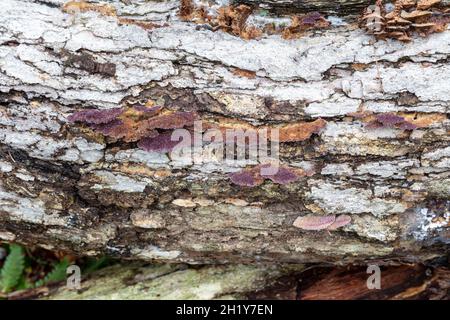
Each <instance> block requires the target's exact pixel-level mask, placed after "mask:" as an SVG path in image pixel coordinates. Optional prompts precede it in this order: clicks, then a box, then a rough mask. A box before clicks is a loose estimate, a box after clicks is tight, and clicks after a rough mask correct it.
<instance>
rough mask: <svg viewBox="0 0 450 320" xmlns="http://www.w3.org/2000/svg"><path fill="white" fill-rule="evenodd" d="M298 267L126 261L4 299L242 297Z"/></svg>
mask: <svg viewBox="0 0 450 320" xmlns="http://www.w3.org/2000/svg"><path fill="white" fill-rule="evenodd" d="M301 269H302V268H301V266H297V267H296V270H294V269H292V268H275V267H270V266H266V267H264V266H244V265H231V266H206V267H199V268H192V267H191V268H189V267H187V266H186V265H177V264H172V265H170V264H153V265H148V264H147V265H145V264H142V263H130V264H127V265H120V264H118V265H114V266H112V267H108V268H105V269H103V270H101V271H98V272H96V273H94V274H91V275H89V276H88V277H83V279H82V280H83V281H81V288H80V289H79V290H74V289H69V288H67V287H66V286H65V283H56V284H52V285H50V286H47V287H40V288H36V289H31V290H26V291H18V292H15V293H13V294H11V295H9V299H36V298H42V299H51V300H76V299H80V300H86V299H88V300H199V299H201V300H211V299H221V300H225V299H226V300H228V299H243V298H245V297H246V295H247V294H248V293H250V292H255V291H259V290H262V289H263V288H264V287H266V286H271V285H273V284H274V282H275V281H276V280H277V279H279V278H280V277H282V276H283V275H285V274H291V273H292V272H298V271H300V270H301Z"/></svg>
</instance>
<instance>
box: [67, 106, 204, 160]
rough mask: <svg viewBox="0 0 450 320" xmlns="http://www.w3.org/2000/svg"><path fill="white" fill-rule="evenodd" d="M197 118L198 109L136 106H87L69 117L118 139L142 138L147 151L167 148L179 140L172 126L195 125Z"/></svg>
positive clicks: (139, 143) (141, 142)
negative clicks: (108, 107) (186, 109)
mask: <svg viewBox="0 0 450 320" xmlns="http://www.w3.org/2000/svg"><path fill="white" fill-rule="evenodd" d="M196 118H197V115H196V114H195V113H194V112H182V111H175V112H173V111H168V110H164V109H163V108H162V107H159V106H148V107H147V106H132V107H128V108H112V109H107V110H96V109H88V110H83V111H79V112H76V113H74V114H72V115H71V116H69V118H68V120H69V121H70V122H78V123H83V124H85V125H87V126H88V127H89V128H90V129H92V130H94V131H95V132H98V133H100V134H102V135H104V136H106V137H109V138H112V139H114V140H115V141H118V140H122V141H124V142H138V146H139V147H141V148H142V149H144V150H146V151H157V152H167V151H168V150H170V149H171V147H173V146H174V143H175V144H176V143H177V142H174V141H171V140H170V136H171V133H172V131H171V130H174V129H181V128H185V127H192V126H193V124H194V121H195V119H196Z"/></svg>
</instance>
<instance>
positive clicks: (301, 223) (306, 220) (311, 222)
mask: <svg viewBox="0 0 450 320" xmlns="http://www.w3.org/2000/svg"><path fill="white" fill-rule="evenodd" d="M350 222H351V218H350V216H348V215H340V216H338V217H337V218H336V216H335V215H329V216H311V215H308V216H303V217H298V218H297V219H295V221H294V223H293V226H294V227H296V228H299V229H303V230H314V231H317V230H337V229H338V228H341V227H343V226H345V225H347V224H349V223H350Z"/></svg>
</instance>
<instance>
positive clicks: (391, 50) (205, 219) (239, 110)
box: [0, 0, 450, 264]
mask: <svg viewBox="0 0 450 320" xmlns="http://www.w3.org/2000/svg"><path fill="white" fill-rule="evenodd" d="M325 2H327V3H328V1H325ZM325 2H324V3H325ZM343 2H344V1H343ZM350 2H352V1H350ZM63 5H64V2H63V1H59V0H42V1H31V0H30V1H18V0H4V1H3V2H2V12H3V13H2V15H0V30H1V34H0V101H1V105H0V108H1V109H0V174H1V182H0V221H1V225H0V238H1V239H3V240H6V241H17V242H20V243H25V244H33V245H40V246H43V247H45V248H49V249H51V248H58V249H67V250H71V251H74V252H76V253H77V254H83V255H98V254H107V255H111V256H115V257H120V258H130V259H143V260H158V261H168V262H187V263H230V262H233V263H245V262H255V261H265V262H272V263H274V262H276V263H279V262H288V263H305V262H308V263H314V262H321V263H333V264H344V263H349V262H361V263H363V262H367V261H374V260H375V261H378V262H379V263H382V264H389V263H391V262H392V261H404V262H406V261H425V260H428V259H432V258H435V257H439V256H444V255H446V254H448V222H449V219H450V218H449V202H448V195H449V190H450V178H449V170H448V169H449V159H450V153H449V152H450V148H449V144H448V142H449V136H448V129H449V121H448V113H449V105H450V90H449V89H450V82H449V81H448V78H449V76H450V68H449V65H448V57H449V52H450V45H449V43H450V33H449V32H448V31H445V32H442V33H436V34H432V35H430V36H428V37H415V38H414V39H413V41H412V42H410V43H401V42H398V41H394V40H387V41H376V40H375V39H374V38H373V37H372V36H370V35H367V34H366V33H365V32H364V31H363V30H361V29H359V28H358V27H357V25H356V23H355V22H354V20H351V19H350V20H348V21H347V20H346V19H345V17H342V20H339V23H338V24H339V26H337V25H331V26H330V27H329V28H328V29H326V30H323V29H320V30H308V31H306V32H304V34H302V36H301V37H299V38H298V39H294V40H286V39H283V38H282V37H281V36H280V35H267V34H263V35H261V36H260V37H259V38H257V39H252V40H245V39H241V38H240V37H238V36H235V35H233V34H230V33H228V32H225V31H223V30H214V29H213V30H211V28H210V27H208V26H207V25H205V24H196V23H193V22H190V21H181V20H180V19H179V17H178V10H179V3H178V2H176V1H162V2H159V1H158V2H157V1H148V2H140V1H122V2H121V1H110V2H109V3H108V5H104V4H102V5H100V4H98V3H97V2H96V1H93V2H92V3H90V4H89V5H87V4H85V5H84V6H81V7H80V5H74V4H73V3H72V4H71V5H69V6H68V5H66V6H64V7H63ZM326 12H327V8H326V7H324V10H323V12H322V13H323V14H324V15H325V16H326ZM284 13H286V12H284ZM286 14H287V13H286ZM333 14H334V13H333ZM257 18H258V19H260V20H261V19H263V20H264V19H269V20H270V19H272V20H270V21H272V22H273V23H277V21H278V20H277V19H279V18H278V17H272V16H270V17H257ZM284 18H286V17H284ZM258 19H256V18H255V21H256V20H258ZM335 20H336V19H335V18H333V21H335ZM283 21H284V20H283ZM130 106H132V107H133V106H135V107H138V108H139V107H140V108H142V107H145V106H162V107H164V110H166V111H167V112H169V111H170V112H189V113H195V114H196V115H197V116H198V117H199V118H200V119H202V120H203V121H205V123H209V124H211V123H216V124H217V123H218V124H219V127H220V128H221V129H223V128H244V129H248V128H261V127H264V128H271V130H272V129H273V128H279V129H280V134H282V137H283V138H282V140H283V139H284V140H283V141H282V142H281V143H280V160H281V162H282V164H283V166H285V167H286V168H289V169H287V170H288V171H289V172H290V173H291V174H294V175H295V178H296V179H295V181H292V182H289V183H284V182H285V181H283V179H281V178H280V179H279V180H277V179H266V180H265V181H259V180H258V181H259V182H261V183H259V184H258V185H256V184H255V185H254V186H253V187H245V186H240V185H238V184H236V183H234V182H233V181H232V179H230V174H232V173H236V172H240V170H243V169H245V168H247V169H248V168H249V167H252V166H254V165H256V164H257V162H242V163H239V162H234V163H232V164H231V165H229V164H227V163H223V162H220V161H219V162H217V161H215V159H214V158H208V157H207V156H204V157H203V158H201V159H200V160H201V161H197V162H189V161H187V162H184V163H183V162H179V161H175V160H174V159H172V158H171V157H170V155H169V154H167V153H164V152H148V151H145V150H142V149H140V148H139V142H138V143H136V142H137V141H136V140H134V141H124V139H113V138H111V137H109V136H105V135H104V134H100V133H99V132H98V130H97V131H95V130H92V127H89V126H87V125H86V124H83V123H80V122H71V121H69V117H70V116H71V115H74V114H77V113H78V114H79V112H81V111H82V110H87V109H97V110H105V109H111V108H118V107H120V108H124V110H125V109H126V108H131V107H130ZM126 110H129V109H126ZM136 110H138V109H136ZM166 111H165V112H166ZM120 112H125V111H120ZM311 123H314V124H315V125H311ZM158 128H160V127H158ZM137 129H139V128H136V127H130V129H129V130H131V131H127V133H126V134H129V133H130V132H131V133H132V137H131V138H130V139H131V140H132V138H133V137H135V134H137V133H136V132H135V131H132V130H137ZM103 130H105V129H104V128H103ZM133 135H134V136H133ZM263 180H264V179H263ZM277 181H278V182H277ZM280 181H281V183H280ZM340 215H341V216H349V217H350V219H351V222H350V223H348V224H347V225H345V226H343V227H342V228H340V229H337V230H334V231H330V230H303V229H299V228H296V227H295V226H293V224H294V221H296V219H297V218H299V217H305V216H307V217H311V216H312V217H332V218H333V219H335V218H336V216H338V217H339V216H340ZM319 227H320V226H319ZM319 229H325V228H321V227H320V228H319Z"/></svg>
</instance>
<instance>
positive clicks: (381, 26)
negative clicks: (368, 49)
mask: <svg viewBox="0 0 450 320" xmlns="http://www.w3.org/2000/svg"><path fill="white" fill-rule="evenodd" d="M449 22H450V9H449V7H448V5H446V4H444V3H443V1H441V0H417V1H416V0H398V1H395V4H394V6H392V7H385V6H384V4H383V1H382V0H377V2H376V4H375V5H374V6H373V5H372V6H369V7H368V8H367V9H366V11H365V13H364V16H363V17H362V18H361V25H362V27H363V28H365V29H366V30H367V31H368V32H369V33H371V34H373V35H375V36H376V37H377V38H378V39H387V38H391V39H397V40H400V41H404V42H408V41H411V36H412V35H413V34H419V35H420V36H427V35H429V34H431V33H435V32H443V31H445V30H446V29H447V26H448V24H449Z"/></svg>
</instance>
